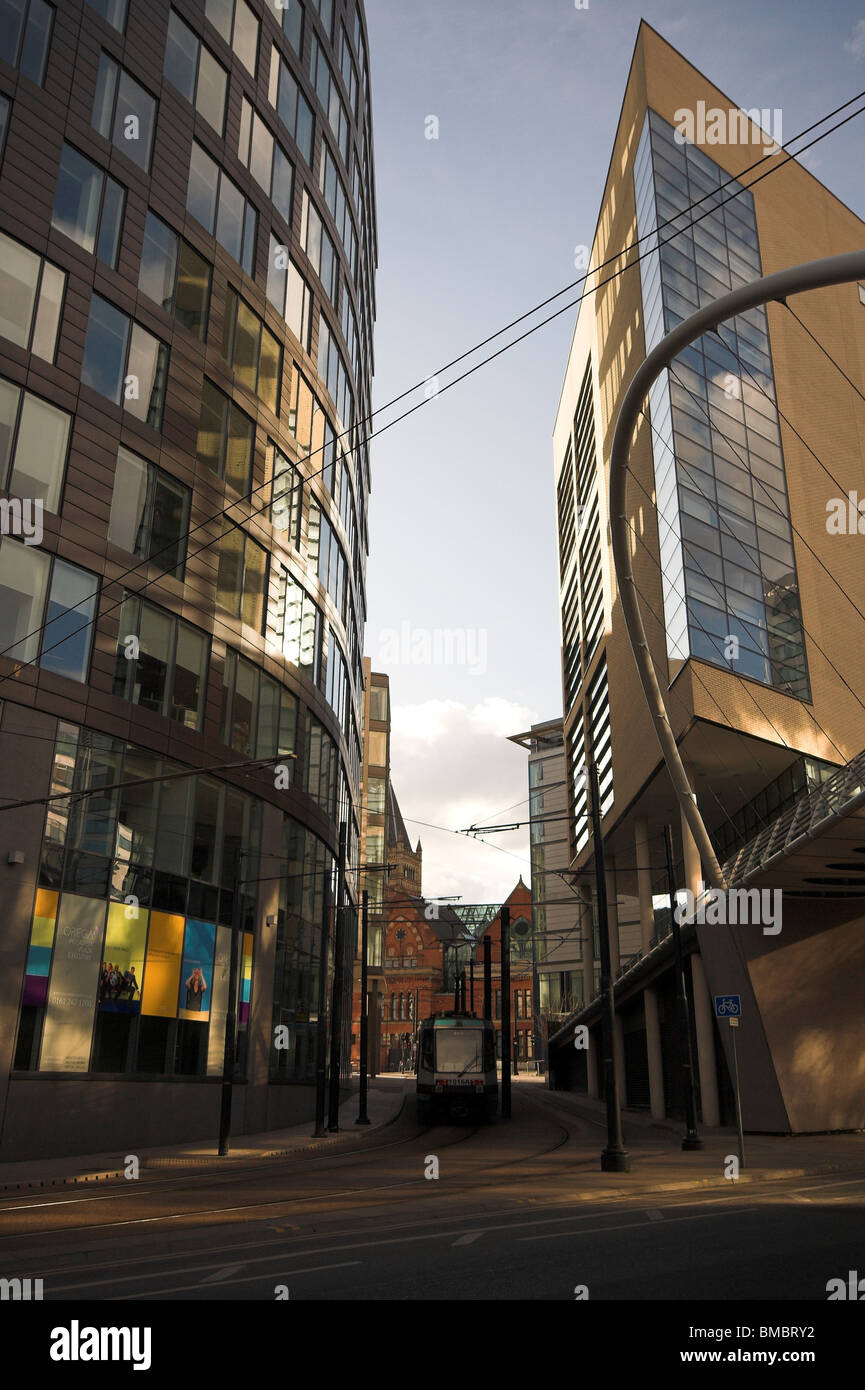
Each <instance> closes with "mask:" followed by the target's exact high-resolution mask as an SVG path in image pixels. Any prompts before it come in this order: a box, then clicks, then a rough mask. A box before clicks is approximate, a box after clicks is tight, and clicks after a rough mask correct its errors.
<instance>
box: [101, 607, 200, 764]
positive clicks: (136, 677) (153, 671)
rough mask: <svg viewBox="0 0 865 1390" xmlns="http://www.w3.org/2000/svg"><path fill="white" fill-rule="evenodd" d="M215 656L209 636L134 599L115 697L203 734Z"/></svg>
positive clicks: (124, 619) (124, 623)
mask: <svg viewBox="0 0 865 1390" xmlns="http://www.w3.org/2000/svg"><path fill="white" fill-rule="evenodd" d="M133 636H134V637H137V638H138V644H137V646H138V652H137V656H135V655H133V653H134V652H135V646H134V645H133V644H132V643H130V642H129V641H128V639H129V638H130V637H133ZM209 653H210V642H209V639H208V638H207V637H206V636H205V634H204V633H202V632H199V630H198V629H197V628H194V627H191V626H190V624H189V623H184V622H183V621H181V619H179V618H177V617H175V616H174V614H173V613H167V612H165V610H164V609H162V608H157V607H156V606H155V604H152V603H147V602H145V601H144V600H143V599H139V598H135V597H131V596H130V597H128V598H127V599H126V600H125V601H124V604H123V608H122V610H121V614H120V627H119V632H118V639H117V658H116V663H115V673H114V694H115V695H119V696H120V697H121V698H122V699H124V700H130V701H132V703H133V704H136V705H141V706H142V708H144V709H149V710H152V711H154V713H156V714H162V715H165V716H167V717H168V718H169V719H171V720H173V721H174V722H175V723H177V724H183V725H184V727H185V728H187V729H200V728H201V724H202V717H203V713H204V695H205V688H206V683H207V661H208V656H209ZM163 790H164V789H163Z"/></svg>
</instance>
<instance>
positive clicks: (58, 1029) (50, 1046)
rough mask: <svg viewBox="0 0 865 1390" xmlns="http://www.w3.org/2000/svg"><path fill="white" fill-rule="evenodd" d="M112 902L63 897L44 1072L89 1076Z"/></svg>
mask: <svg viewBox="0 0 865 1390" xmlns="http://www.w3.org/2000/svg"><path fill="white" fill-rule="evenodd" d="M106 907H107V903H104V902H98V901H96V900H94V899H93V898H80V897H77V896H75V895H74V894H72V893H64V894H63V897H62V899H61V902H60V915H59V917H58V919H57V933H56V939H55V942H54V957H53V960H52V962H51V979H50V983H49V986H48V1005H47V1008H46V1011H45V1029H44V1032H43V1035H42V1055H41V1057H40V1060H39V1070H40V1071H66V1072H69V1071H72V1072H82V1071H87V1069H88V1067H89V1066H90V1044H91V1041H92V1037H93V1018H94V1015H95V1013H96V995H97V991H98V988H99V968H100V962H101V960H102V937H103V933H104V929H105V910H106Z"/></svg>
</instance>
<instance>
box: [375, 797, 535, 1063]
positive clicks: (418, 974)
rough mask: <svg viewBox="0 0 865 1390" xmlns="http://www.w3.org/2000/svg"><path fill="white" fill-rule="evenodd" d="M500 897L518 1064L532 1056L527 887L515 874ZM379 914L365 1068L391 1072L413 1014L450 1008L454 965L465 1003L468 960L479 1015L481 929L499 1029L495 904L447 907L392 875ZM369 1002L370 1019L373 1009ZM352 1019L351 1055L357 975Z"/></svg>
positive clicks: (404, 1059)
mask: <svg viewBox="0 0 865 1390" xmlns="http://www.w3.org/2000/svg"><path fill="white" fill-rule="evenodd" d="M400 819H401V818H400ZM393 877H394V876H393V875H391V878H393ZM506 901H507V903H508V905H509V906H510V910H511V1022H512V1027H511V1033H512V1036H513V1037H516V1038H517V1039H518V1048H517V1054H518V1059H519V1063H525V1062H527V1061H530V1060H533V1058H534V1056H535V1051H534V1034H533V1019H534V1004H533V993H532V950H531V893H530V891H529V889H528V888H527V887H526V885H525V884H524V883H523V881H522V879H520V881H519V883H518V884H517V885H516V887H515V888H514V889H513V891H512V892H511V893H510V895H509V896H508V898H507V900H506ZM492 914H494V915H492ZM384 919H385V925H384V983H383V986H382V989H381V993H380V995H378V997H376V996H377V994H378V992H377V991H376V992H375V993H373V994H371V996H370V1003H371V1017H370V1070H371V1071H373V1072H374V1071H396V1070H398V1069H399V1067H400V1064H401V1063H402V1064H403V1065H411V1061H412V1055H413V1050H414V1036H415V1031H416V1027H417V1022H418V1020H419V1019H423V1018H427V1017H428V1016H429V1015H430V1014H431V1013H437V1012H445V1011H447V1010H449V1009H452V1008H453V1007H454V980H455V976H456V975H458V974H461V973H462V972H464V973H465V981H466V986H465V994H466V1007H467V1008H471V998H470V992H471V991H470V979H471V974H472V969H471V965H470V962H471V961H472V960H473V962H474V1011H475V1013H476V1014H478V1015H479V1016H480V1015H481V1014H482V1013H483V947H482V944H481V943H482V939H483V936H484V935H485V934H489V936H490V938H491V942H492V946H491V957H492V1005H493V1016H494V1018H495V1020H496V1024H497V1028H498V1029H499V1031H500V1030H501V1007H502V1005H501V916H500V908H499V905H498V904H495V903H492V904H489V905H486V906H472V907H466V906H464V905H462V904H459V903H458V904H456V905H455V906H451V905H450V904H444V903H442V904H439V903H435V902H429V901H428V900H427V899H425V898H423V897H418V896H415V895H413V894H411V893H410V892H408V891H407V890H406V888H405V887H404V886H403V881H402V879H399V880H397V881H396V882H393V883H392V884H389V886H388V888H387V891H386V897H385V913H384ZM376 1004H377V1005H378V1018H377V1019H376V1018H375V1016H374V1009H375V1005H376ZM354 1018H355V1023H354V1027H353V1033H354V1037H353V1047H352V1053H353V1057H354V1058H355V1059H356V1060H358V1061H359V1042H358V1039H359V1033H360V988H359V980H357V981H356V982H355V1007H354ZM499 1042H501V1040H499ZM499 1050H501V1048H500V1047H499ZM519 1063H518V1064H519Z"/></svg>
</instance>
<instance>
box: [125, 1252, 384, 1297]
mask: <svg viewBox="0 0 865 1390" xmlns="http://www.w3.org/2000/svg"><path fill="white" fill-rule="evenodd" d="M359 1264H363V1260H343V1261H342V1263H341V1264H338V1265H310V1267H309V1269H291V1270H289V1272H288V1275H287V1276H285V1277H287V1278H291V1279H293V1278H294V1276H295V1275H296V1274H321V1273H322V1272H323V1271H324V1270H326V1269H348V1268H349V1267H350V1266H351V1265H359ZM285 1277H284V1278H283V1282H284V1281H285ZM266 1278H267V1275H266V1274H263V1273H262V1274H246V1275H244V1277H243V1278H242V1279H232V1280H231V1283H232V1284H254V1283H256V1282H257V1281H258V1280H259V1279H266ZM200 1288H201V1285H200V1284H177V1285H175V1287H174V1288H173V1289H157V1290H155V1291H154V1292H153V1293H125V1294H122V1295H121V1296H120V1298H118V1299H115V1300H114V1302H116V1303H132V1302H135V1300H141V1299H144V1298H165V1296H166V1295H167V1294H170V1293H194V1292H195V1290H196V1289H200Z"/></svg>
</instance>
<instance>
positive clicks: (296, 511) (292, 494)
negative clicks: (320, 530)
mask: <svg viewBox="0 0 865 1390" xmlns="http://www.w3.org/2000/svg"><path fill="white" fill-rule="evenodd" d="M268 453H269V455H270V467H271V471H272V477H273V484H272V491H271V508H270V523H271V525H272V526H273V527H274V529H275V530H277V531H283V532H284V533H285V538H286V540H287V541H288V543H289V545H293V546H294V547H295V549H297V548H298V547H299V544H300V515H301V497H302V488H303V483H302V480H301V476H300V472H299V470H298V469H297V468H296V467H295V466H294V464H293V463H292V462H291V460H290V459H288V458H286V456H285V454H283V452H282V450H281V449H279V448H277V446H276V445H275V444H269V445H268Z"/></svg>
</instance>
